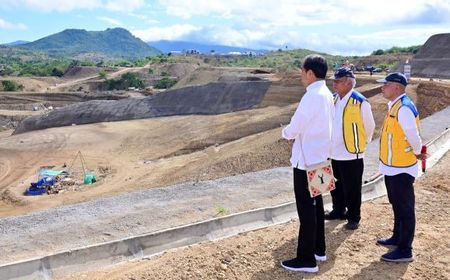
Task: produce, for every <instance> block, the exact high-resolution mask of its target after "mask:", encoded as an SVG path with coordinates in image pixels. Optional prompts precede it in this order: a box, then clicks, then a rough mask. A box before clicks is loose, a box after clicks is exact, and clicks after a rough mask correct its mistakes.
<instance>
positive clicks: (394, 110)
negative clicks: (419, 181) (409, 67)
mask: <svg viewBox="0 0 450 280" xmlns="http://www.w3.org/2000/svg"><path fill="white" fill-rule="evenodd" d="M403 106H406V107H407V108H408V109H410V110H411V111H412V112H413V114H414V117H415V118H416V124H417V128H418V129H419V125H420V124H419V113H418V112H417V109H416V106H415V105H414V103H413V102H412V101H411V99H410V98H409V97H407V96H406V95H405V96H403V97H402V98H400V99H399V100H397V102H395V104H394V105H392V107H391V109H390V110H389V112H388V114H387V115H386V117H385V119H384V123H383V128H382V130H381V136H380V161H381V162H382V163H383V164H385V165H387V166H392V167H410V166H413V165H414V164H416V162H417V158H416V156H415V155H414V152H413V149H412V147H411V145H410V144H409V143H408V140H407V139H406V135H405V132H404V131H403V129H402V127H401V126H400V123H399V122H398V111H399V110H400V108H401V107H403Z"/></svg>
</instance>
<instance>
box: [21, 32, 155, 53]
mask: <svg viewBox="0 0 450 280" xmlns="http://www.w3.org/2000/svg"><path fill="white" fill-rule="evenodd" d="M20 48H24V49H30V50H40V51H45V52H47V53H48V54H49V56H51V57H67V56H72V57H75V58H80V57H81V58H86V57H89V58H90V59H93V58H94V59H93V60H105V58H111V59H120V58H121V59H138V58H143V57H147V56H152V55H156V54H159V53H160V51H159V50H157V49H155V48H153V47H151V46H149V45H148V44H146V43H145V42H143V41H142V40H140V39H138V38H136V37H134V36H133V35H132V34H131V33H130V32H129V31H128V30H126V29H123V28H113V29H106V30H105V31H86V30H82V29H66V30H64V31H62V32H59V33H56V34H53V35H50V36H47V37H44V38H42V39H39V40H36V41H34V42H31V43H28V44H24V45H21V46H20ZM96 55H97V56H98V58H99V59H95V57H96Z"/></svg>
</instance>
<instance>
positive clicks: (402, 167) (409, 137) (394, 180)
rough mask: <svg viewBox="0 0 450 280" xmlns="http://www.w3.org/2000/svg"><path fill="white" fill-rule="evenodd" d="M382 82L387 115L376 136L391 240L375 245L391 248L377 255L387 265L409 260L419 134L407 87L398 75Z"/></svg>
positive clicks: (387, 77) (410, 258)
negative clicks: (391, 227) (390, 211)
mask: <svg viewBox="0 0 450 280" xmlns="http://www.w3.org/2000/svg"><path fill="white" fill-rule="evenodd" d="M377 82H379V83H383V84H384V85H383V87H382V94H383V97H384V98H386V99H388V100H389V102H388V109H389V110H388V113H387V115H386V117H385V119H384V123H383V128H382V130H381V136H380V173H381V174H383V175H384V182H385V184H386V189H387V195H388V199H389V202H390V203H391V204H392V209H393V211H394V230H393V234H392V236H391V237H389V238H387V239H380V240H378V241H377V244H379V245H383V246H394V247H395V249H394V250H393V251H391V252H389V253H386V254H384V255H382V256H381V259H382V260H384V261H389V262H409V261H412V260H413V255H412V242H413V239H414V231H415V226H416V217H415V209H414V207H415V197H414V188H413V183H414V180H415V178H416V177H417V176H418V173H419V166H418V163H417V160H418V159H423V158H425V157H426V155H425V154H421V147H422V140H421V138H420V135H419V113H418V112H417V109H416V106H415V105H414V103H413V102H412V101H411V99H410V98H409V97H408V96H406V94H405V88H406V86H407V84H408V82H407V80H406V77H405V76H404V75H403V74H401V73H397V72H396V73H391V74H389V75H387V76H386V78H384V79H381V80H377Z"/></svg>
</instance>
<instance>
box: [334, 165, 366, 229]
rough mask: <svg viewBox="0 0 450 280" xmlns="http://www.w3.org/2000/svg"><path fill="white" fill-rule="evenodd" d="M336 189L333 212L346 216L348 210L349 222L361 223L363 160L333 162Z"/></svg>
mask: <svg viewBox="0 0 450 280" xmlns="http://www.w3.org/2000/svg"><path fill="white" fill-rule="evenodd" d="M331 165H332V167H333V173H334V177H335V178H336V179H337V180H336V188H335V189H334V190H333V191H331V200H332V202H333V211H334V212H335V213H337V214H344V213H345V209H346V208H347V220H348V221H349V222H356V223H359V221H360V220H361V187H362V175H363V172H364V161H363V159H362V158H360V159H353V160H334V159H333V160H331Z"/></svg>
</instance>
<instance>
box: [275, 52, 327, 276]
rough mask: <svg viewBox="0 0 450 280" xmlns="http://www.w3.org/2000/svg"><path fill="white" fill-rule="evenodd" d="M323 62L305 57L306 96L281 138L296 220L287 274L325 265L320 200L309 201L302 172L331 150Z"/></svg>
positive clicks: (325, 63)
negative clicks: (288, 146) (287, 148)
mask: <svg viewBox="0 0 450 280" xmlns="http://www.w3.org/2000/svg"><path fill="white" fill-rule="evenodd" d="M327 70H328V66H327V62H326V60H325V58H324V57H322V56H320V55H309V56H307V57H305V59H304V61H303V64H302V69H301V77H302V83H303V85H305V86H306V93H305V95H304V96H303V97H302V99H301V100H300V104H299V105H298V107H297V110H296V111H295V113H294V115H293V116H292V118H291V122H290V123H289V125H288V126H287V127H285V128H284V129H283V132H282V137H283V138H284V139H287V140H289V141H290V142H293V146H292V156H291V165H292V167H293V169H294V170H293V173H294V193H295V200H296V204H297V212H298V216H299V219H300V232H299V236H298V244H297V256H296V258H294V259H291V260H286V261H283V262H282V263H281V265H282V266H283V267H284V268H285V269H288V270H291V271H302V272H317V271H319V268H318V266H317V261H325V260H326V255H325V224H324V212H323V201H322V196H321V195H319V196H316V197H314V198H312V197H311V195H310V193H309V191H308V181H307V178H306V171H305V170H306V168H307V167H309V166H312V165H315V164H318V163H322V162H324V161H326V160H327V159H328V158H329V157H330V150H331V125H332V120H333V114H334V106H333V96H332V94H331V92H330V90H329V89H328V88H327V87H326V85H325V81H324V79H325V77H326V73H327Z"/></svg>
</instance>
